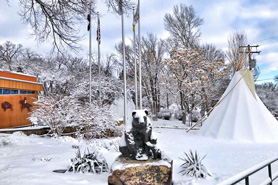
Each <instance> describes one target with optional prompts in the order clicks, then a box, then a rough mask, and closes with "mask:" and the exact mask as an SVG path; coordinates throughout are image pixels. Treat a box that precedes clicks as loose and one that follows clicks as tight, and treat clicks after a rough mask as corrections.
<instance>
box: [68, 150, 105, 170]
mask: <svg viewBox="0 0 278 185" xmlns="http://www.w3.org/2000/svg"><path fill="white" fill-rule="evenodd" d="M108 170H109V169H108V164H107V162H106V160H105V158H103V157H102V156H101V155H100V153H98V152H97V151H93V152H90V151H89V149H88V148H87V153H85V152H84V155H83V157H82V156H81V153H80V149H79V148H78V151H77V152H76V157H75V158H73V159H71V165H70V167H69V169H68V171H69V172H82V173H95V174H101V173H103V172H108Z"/></svg>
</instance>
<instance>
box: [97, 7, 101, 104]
mask: <svg viewBox="0 0 278 185" xmlns="http://www.w3.org/2000/svg"><path fill="white" fill-rule="evenodd" d="M97 20H98V33H97V34H98V36H97V37H99V36H100V33H99V32H100V23H99V12H97ZM97 43H98V92H99V105H101V85H100V38H99V39H98V42H97Z"/></svg>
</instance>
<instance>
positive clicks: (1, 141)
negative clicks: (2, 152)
mask: <svg viewBox="0 0 278 185" xmlns="http://www.w3.org/2000/svg"><path fill="white" fill-rule="evenodd" d="M9 144H11V141H10V140H9V138H8V137H0V147H2V146H7V145H9Z"/></svg>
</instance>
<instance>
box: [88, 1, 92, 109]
mask: <svg viewBox="0 0 278 185" xmlns="http://www.w3.org/2000/svg"><path fill="white" fill-rule="evenodd" d="M91 11H92V2H91V3H90V12H89V15H90V25H89V26H90V30H89V65H90V82H89V88H90V89H89V92H90V93H89V94H90V95H89V103H90V104H91V103H92V44H91V41H92V17H91Z"/></svg>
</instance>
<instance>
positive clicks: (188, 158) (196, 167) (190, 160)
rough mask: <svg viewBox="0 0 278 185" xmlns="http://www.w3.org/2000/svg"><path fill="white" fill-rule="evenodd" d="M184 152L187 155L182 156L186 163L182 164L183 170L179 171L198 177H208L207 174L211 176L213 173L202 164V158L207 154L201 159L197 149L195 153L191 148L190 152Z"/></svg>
mask: <svg viewBox="0 0 278 185" xmlns="http://www.w3.org/2000/svg"><path fill="white" fill-rule="evenodd" d="M184 154H185V157H184V158H180V159H181V160H183V161H184V163H183V164H182V165H181V166H180V167H181V168H182V170H181V171H180V172H179V173H182V175H189V176H192V177H196V178H206V177H207V176H211V173H210V172H209V171H208V170H207V169H206V168H205V166H204V165H203V164H202V160H203V159H204V158H205V157H206V155H205V156H204V157H203V158H202V159H200V157H199V155H198V153H197V152H196V151H195V154H193V152H192V151H191V150H190V152H189V154H187V153H184Z"/></svg>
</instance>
